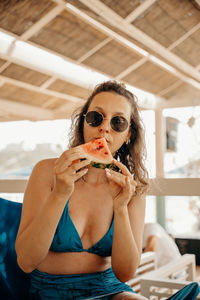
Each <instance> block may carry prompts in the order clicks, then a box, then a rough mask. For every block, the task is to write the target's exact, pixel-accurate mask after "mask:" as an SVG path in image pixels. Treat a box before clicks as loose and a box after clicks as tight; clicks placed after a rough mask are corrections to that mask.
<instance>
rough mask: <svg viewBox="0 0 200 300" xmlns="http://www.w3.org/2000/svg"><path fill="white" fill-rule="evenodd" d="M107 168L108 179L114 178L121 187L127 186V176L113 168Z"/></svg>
mask: <svg viewBox="0 0 200 300" xmlns="http://www.w3.org/2000/svg"><path fill="white" fill-rule="evenodd" d="M105 170H106V175H107V177H108V179H111V180H113V181H114V182H115V183H117V184H118V185H120V186H121V187H125V186H126V176H124V175H123V174H120V173H117V172H115V171H113V170H110V169H105Z"/></svg>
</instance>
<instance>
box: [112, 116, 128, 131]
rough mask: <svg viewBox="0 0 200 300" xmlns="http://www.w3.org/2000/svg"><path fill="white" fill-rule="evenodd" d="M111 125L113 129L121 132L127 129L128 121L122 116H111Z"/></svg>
mask: <svg viewBox="0 0 200 300" xmlns="http://www.w3.org/2000/svg"><path fill="white" fill-rule="evenodd" d="M111 127H112V129H113V130H115V131H118V132H122V131H124V130H126V129H127V127H128V121H127V120H126V119H125V118H123V117H113V118H112V120H111Z"/></svg>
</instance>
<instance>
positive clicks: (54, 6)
mask: <svg viewBox="0 0 200 300" xmlns="http://www.w3.org/2000/svg"><path fill="white" fill-rule="evenodd" d="M91 3H92V4H91ZM148 3H149V5H147V4H148ZM90 4H91V5H90ZM81 13H83V15H81ZM1 33H6V34H9V35H11V36H12V37H14V38H15V42H13V43H12V44H11V45H10V47H9V48H8V49H3V50H1V49H0V103H1V102H2V105H1V110H0V112H1V113H0V121H3V120H5V119H6V120H9V118H10V119H12V120H13V119H16V120H18V119H20V118H24V114H20V113H21V112H23V111H26V109H27V107H30V108H31V107H32V108H37V109H40V110H38V112H40V115H41V116H42V115H43V112H44V119H45V118H48V116H49V113H50V116H52V118H62V117H66V116H67V117H70V115H71V114H72V112H73V110H74V109H76V108H77V107H79V106H80V105H82V104H83V103H84V101H85V100H86V99H87V98H88V96H89V94H90V92H91V90H90V89H89V88H88V87H90V86H92V85H90V84H87V86H84V85H83V84H82V83H81V80H78V79H79V74H77V79H76V78H75V79H74V78H73V79H72V80H70V79H69V78H70V73H69V76H67V78H65V77H64V76H61V75H60V73H59V72H57V71H56V65H55V66H53V65H52V71H49V70H48V68H46V69H45V68H43V69H41V68H40V65H34V63H33V62H32V57H30V61H28V60H27V59H26V60H24V58H23V55H22V57H21V59H20V60H19V59H16V58H15V46H16V45H17V43H16V41H17V39H19V40H20V39H22V40H23V41H24V42H25V43H28V44H31V45H34V46H36V47H38V48H42V49H43V50H45V51H49V52H51V53H53V54H57V55H59V56H61V57H62V58H63V59H66V60H68V61H70V62H74V63H76V64H80V65H82V66H85V67H87V68H88V69H90V70H94V71H98V72H100V73H103V74H105V75H108V76H110V77H111V78H113V79H117V80H120V81H123V82H125V83H128V84H130V85H132V86H135V87H137V88H140V89H143V90H145V91H147V92H151V93H154V94H155V95H157V96H158V97H161V98H159V103H161V102H162V107H165V106H166V107H176V106H187V105H200V55H199V53H200V6H199V4H198V1H195V0H173V1H171V0H155V1H152V2H151V3H150V2H147V1H141V0H135V1H132V0H121V1H115V0H101V1H100V0H93V1H89V0H69V1H67V0H40V1H37V0H10V1H9V0H7V1H6V0H5V1H1V2H0V34H1ZM135 47H139V48H140V49H141V50H143V51H146V54H144V53H145V52H143V53H142V52H140V51H139V50H137V49H136V48H135ZM147 98H148V96H147ZM160 99H161V100H162V101H161V102H160ZM12 103H13V105H15V104H16V103H17V104H18V107H19V108H20V109H19V111H18V110H16V108H13V109H12V106H11V105H10V104H12ZM27 105H29V106H27ZM13 107H14V106H13ZM142 108H151V102H149V104H148V105H147V106H146V107H145V106H144V107H142ZM20 111H21V112H20ZM45 114H46V115H45ZM51 114H52V115H51ZM22 115H23V116H22ZM36 115H37V114H36ZM37 117H38V116H37ZM27 118H34V116H33V117H31V116H28V115H27ZM38 118H40V117H38ZM41 119H43V117H41Z"/></svg>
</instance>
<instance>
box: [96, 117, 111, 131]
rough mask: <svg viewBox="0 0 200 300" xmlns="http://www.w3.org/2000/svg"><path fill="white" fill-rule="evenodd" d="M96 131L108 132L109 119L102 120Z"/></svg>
mask: <svg viewBox="0 0 200 300" xmlns="http://www.w3.org/2000/svg"><path fill="white" fill-rule="evenodd" d="M98 129H99V132H110V119H105V118H104V119H103V122H102V123H101V125H100V126H99V128H98Z"/></svg>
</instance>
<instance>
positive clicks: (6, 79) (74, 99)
mask: <svg viewBox="0 0 200 300" xmlns="http://www.w3.org/2000/svg"><path fill="white" fill-rule="evenodd" d="M0 79H3V80H4V82H8V83H10V84H13V85H15V86H18V87H21V88H24V89H28V90H30V91H33V92H37V93H42V94H45V95H48V96H51V97H52V96H53V97H56V98H60V99H63V100H66V101H71V102H76V103H77V102H83V99H81V98H78V97H75V96H72V95H68V94H63V93H59V92H56V91H51V90H46V89H44V88H41V87H38V86H35V85H32V84H30V83H26V82H22V81H19V80H16V79H12V78H9V77H5V76H2V75H0Z"/></svg>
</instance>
